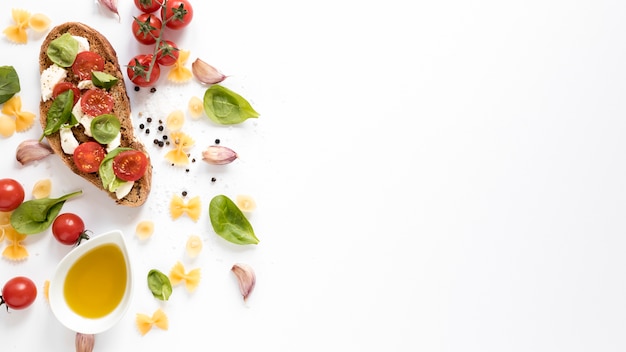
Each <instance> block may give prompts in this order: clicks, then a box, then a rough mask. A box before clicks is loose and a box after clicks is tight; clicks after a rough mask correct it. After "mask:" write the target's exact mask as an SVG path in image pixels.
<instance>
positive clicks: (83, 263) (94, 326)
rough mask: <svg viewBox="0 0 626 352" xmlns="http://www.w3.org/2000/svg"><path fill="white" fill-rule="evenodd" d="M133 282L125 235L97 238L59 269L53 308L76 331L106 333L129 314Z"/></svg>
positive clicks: (75, 251)
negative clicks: (127, 312) (126, 313)
mask: <svg viewBox="0 0 626 352" xmlns="http://www.w3.org/2000/svg"><path fill="white" fill-rule="evenodd" d="M131 279H132V275H131V271H130V263H129V260H128V253H127V250H126V245H125V243H124V237H123V236H122V233H121V232H120V231H112V232H108V233H106V234H102V235H99V236H94V237H92V239H90V240H88V241H84V242H82V243H81V244H80V245H79V246H78V247H77V248H75V249H73V250H72V251H71V252H69V253H68V254H67V255H66V256H65V257H64V258H63V259H62V260H61V262H60V263H59V265H58V266H57V270H56V273H55V275H54V277H53V279H52V280H51V281H50V289H49V300H50V307H51V308H52V312H53V313H54V315H55V316H56V317H57V319H58V320H59V321H60V322H61V323H62V324H63V325H65V326H66V327H67V328H69V329H71V330H73V331H76V332H81V333H88V334H95V333H98V332H102V331H105V330H107V329H109V328H111V327H112V326H113V325H115V323H117V322H118V321H119V319H121V317H122V316H123V315H124V313H125V312H126V310H127V308H128V305H129V303H130V296H131V288H132V280H131Z"/></svg>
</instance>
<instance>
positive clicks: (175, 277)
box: [170, 262, 200, 292]
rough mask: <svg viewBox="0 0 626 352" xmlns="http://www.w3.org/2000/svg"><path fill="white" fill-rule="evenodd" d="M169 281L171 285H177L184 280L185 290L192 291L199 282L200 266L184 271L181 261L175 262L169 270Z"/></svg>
mask: <svg viewBox="0 0 626 352" xmlns="http://www.w3.org/2000/svg"><path fill="white" fill-rule="evenodd" d="M170 281H171V282H172V285H178V284H180V283H181V282H183V281H184V282H185V288H187V291H189V292H193V291H194V290H195V289H196V287H198V284H199V283H200V268H196V269H192V270H190V271H189V272H185V267H184V266H183V264H182V263H181V262H177V263H176V264H175V265H174V267H173V268H172V271H170Z"/></svg>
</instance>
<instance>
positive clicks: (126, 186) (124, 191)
mask: <svg viewBox="0 0 626 352" xmlns="http://www.w3.org/2000/svg"><path fill="white" fill-rule="evenodd" d="M134 184H135V182H133V181H126V182H124V183H122V184H121V185H119V187H117V189H116V190H115V196H116V197H117V199H122V198H124V197H126V195H128V193H130V190H131V189H133V185H134Z"/></svg>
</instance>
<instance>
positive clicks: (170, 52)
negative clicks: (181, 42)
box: [156, 40, 180, 66]
mask: <svg viewBox="0 0 626 352" xmlns="http://www.w3.org/2000/svg"><path fill="white" fill-rule="evenodd" d="M179 51H180V50H179V49H178V46H177V45H176V43H174V42H173V41H171V40H162V41H161V42H159V50H158V51H157V59H156V62H158V63H159V65H163V66H172V65H173V64H175V63H176V60H178V55H179Z"/></svg>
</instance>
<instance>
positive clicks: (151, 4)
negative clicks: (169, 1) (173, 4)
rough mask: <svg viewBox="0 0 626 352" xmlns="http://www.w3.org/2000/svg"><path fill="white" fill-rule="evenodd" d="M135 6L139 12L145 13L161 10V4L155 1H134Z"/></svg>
mask: <svg viewBox="0 0 626 352" xmlns="http://www.w3.org/2000/svg"><path fill="white" fill-rule="evenodd" d="M160 1H163V0H160ZM135 6H137V8H138V9H139V10H140V11H142V12H145V13H152V12H154V11H156V10H158V9H160V8H161V4H159V3H158V2H157V1H156V0H135Z"/></svg>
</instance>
